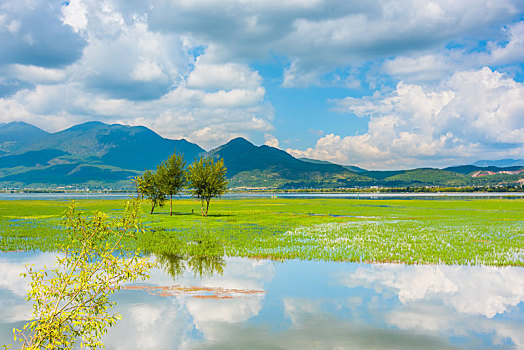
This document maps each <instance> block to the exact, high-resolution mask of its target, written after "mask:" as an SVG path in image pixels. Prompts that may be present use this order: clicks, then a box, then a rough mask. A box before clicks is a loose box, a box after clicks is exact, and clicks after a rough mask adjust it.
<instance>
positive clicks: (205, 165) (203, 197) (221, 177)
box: [187, 157, 227, 216]
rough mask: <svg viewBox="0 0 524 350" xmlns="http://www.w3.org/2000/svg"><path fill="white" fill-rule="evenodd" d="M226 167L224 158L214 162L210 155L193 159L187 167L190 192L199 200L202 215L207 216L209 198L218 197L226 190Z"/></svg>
mask: <svg viewBox="0 0 524 350" xmlns="http://www.w3.org/2000/svg"><path fill="white" fill-rule="evenodd" d="M226 172H227V169H226V167H225V166H224V160H223V159H220V160H218V161H216V162H215V160H214V159H213V158H211V157H207V158H204V157H202V158H200V159H198V160H195V161H194V162H193V163H192V164H190V165H189V166H188V167H187V180H188V182H189V186H190V187H191V194H192V195H193V196H195V197H197V198H199V199H200V201H201V212H202V216H207V212H208V209H209V202H210V201H211V198H215V197H220V196H221V195H223V194H224V193H226V191H227V180H226Z"/></svg>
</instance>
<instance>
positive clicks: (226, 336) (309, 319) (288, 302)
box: [198, 298, 454, 349]
mask: <svg viewBox="0 0 524 350" xmlns="http://www.w3.org/2000/svg"><path fill="white" fill-rule="evenodd" d="M324 306H325V305H323V303H322V302H321V301H319V300H311V299H308V298H287V299H284V313H285V316H286V317H287V318H289V319H290V320H291V327H289V328H287V329H280V330H276V331H275V330H271V329H269V328H268V327H266V326H265V325H264V324H257V325H249V324H247V325H246V324H238V325H233V326H231V325H224V324H217V326H216V327H217V331H219V333H220V339H219V340H217V341H215V342H213V343H206V344H201V345H200V346H199V347H198V348H199V349H413V348H417V349H448V348H454V347H453V346H451V345H450V344H449V343H448V342H447V341H446V340H443V339H442V338H438V337H434V336H428V335H424V334H420V333H419V332H416V331H403V332H398V331H397V330H391V329H386V328H383V327H380V326H378V325H369V324H366V323H364V322H361V321H355V320H347V319H340V318H338V317H335V316H334V315H332V314H331V313H329V312H326V310H325V309H324Z"/></svg>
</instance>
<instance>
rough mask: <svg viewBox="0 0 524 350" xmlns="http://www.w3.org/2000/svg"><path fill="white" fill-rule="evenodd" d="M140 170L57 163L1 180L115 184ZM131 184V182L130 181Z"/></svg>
mask: <svg viewBox="0 0 524 350" xmlns="http://www.w3.org/2000/svg"><path fill="white" fill-rule="evenodd" d="M137 174H138V172H134V171H129V170H122V169H118V168H112V167H107V166H106V167H104V166H97V165H89V164H82V163H67V164H55V165H51V166H47V167H43V168H36V169H29V170H27V171H24V172H21V173H17V174H12V175H7V176H4V177H1V178H0V182H9V183H12V184H14V185H17V184H18V185H25V184H35V185H45V186H50V185H54V186H64V185H80V186H81V185H85V184H96V185H100V186H103V185H105V184H108V183H109V184H115V183H117V182H119V181H123V182H126V183H127V182H129V179H130V178H131V177H133V176H136V175H137ZM129 185H130V183H129Z"/></svg>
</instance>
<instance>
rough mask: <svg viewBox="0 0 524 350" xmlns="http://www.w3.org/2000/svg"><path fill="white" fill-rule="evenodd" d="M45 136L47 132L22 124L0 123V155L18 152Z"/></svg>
mask: <svg viewBox="0 0 524 350" xmlns="http://www.w3.org/2000/svg"><path fill="white" fill-rule="evenodd" d="M47 135H49V133H48V132H46V131H44V130H42V129H40V128H37V127H36V126H34V125H31V124H27V123H24V122H10V123H0V155H2V154H9V153H14V152H18V151H20V150H21V149H22V148H24V147H26V146H27V145H30V144H32V143H34V142H37V141H38V140H40V139H42V138H43V137H45V136H47Z"/></svg>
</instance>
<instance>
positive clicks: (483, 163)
mask: <svg viewBox="0 0 524 350" xmlns="http://www.w3.org/2000/svg"><path fill="white" fill-rule="evenodd" d="M472 165H475V166H478V167H490V166H496V167H512V166H524V159H499V160H478V161H476V162H475V163H473V164H472Z"/></svg>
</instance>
